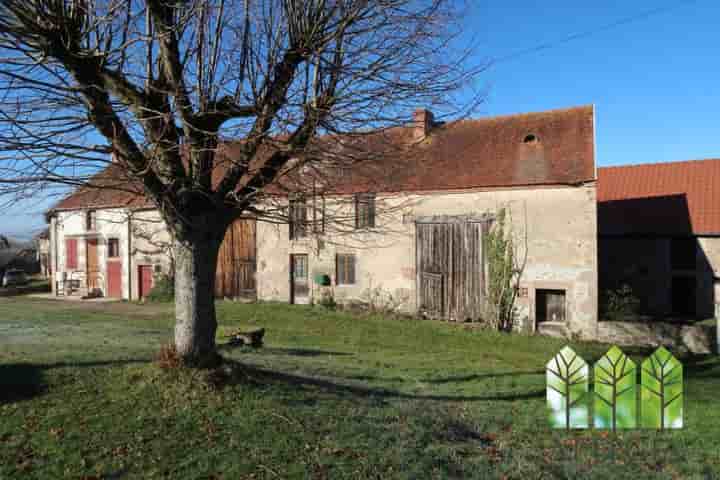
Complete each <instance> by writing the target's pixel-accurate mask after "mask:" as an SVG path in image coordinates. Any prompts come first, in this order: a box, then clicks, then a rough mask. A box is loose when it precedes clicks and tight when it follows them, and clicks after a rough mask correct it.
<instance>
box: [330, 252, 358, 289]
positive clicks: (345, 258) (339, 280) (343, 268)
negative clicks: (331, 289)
mask: <svg viewBox="0 0 720 480" xmlns="http://www.w3.org/2000/svg"><path fill="white" fill-rule="evenodd" d="M335 263H336V265H335V277H336V279H335V283H336V284H337V285H355V255H353V254H338V255H337V256H336V257H335Z"/></svg>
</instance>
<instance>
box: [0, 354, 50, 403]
mask: <svg viewBox="0 0 720 480" xmlns="http://www.w3.org/2000/svg"><path fill="white" fill-rule="evenodd" d="M46 390H47V386H46V385H45V376H44V374H43V369H42V368H41V367H40V366H38V365H32V364H29V363H11V364H8V365H0V405H2V404H4V403H10V402H17V401H20V400H25V399H28V398H32V397H35V396H37V395H41V394H43V393H44V392H45V391H46Z"/></svg>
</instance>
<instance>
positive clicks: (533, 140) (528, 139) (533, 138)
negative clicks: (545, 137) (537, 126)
mask: <svg viewBox="0 0 720 480" xmlns="http://www.w3.org/2000/svg"><path fill="white" fill-rule="evenodd" d="M539 141H540V140H539V139H538V137H537V136H535V135H534V134H532V133H529V134H528V135H526V136H525V138H524V139H523V143H537V142H539Z"/></svg>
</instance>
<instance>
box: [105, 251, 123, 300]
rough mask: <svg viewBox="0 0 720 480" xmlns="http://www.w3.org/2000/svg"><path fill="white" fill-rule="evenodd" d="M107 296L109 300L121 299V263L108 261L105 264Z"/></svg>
mask: <svg viewBox="0 0 720 480" xmlns="http://www.w3.org/2000/svg"><path fill="white" fill-rule="evenodd" d="M106 271H107V296H108V297H111V298H121V297H122V262H120V261H117V260H108V262H107V270H106Z"/></svg>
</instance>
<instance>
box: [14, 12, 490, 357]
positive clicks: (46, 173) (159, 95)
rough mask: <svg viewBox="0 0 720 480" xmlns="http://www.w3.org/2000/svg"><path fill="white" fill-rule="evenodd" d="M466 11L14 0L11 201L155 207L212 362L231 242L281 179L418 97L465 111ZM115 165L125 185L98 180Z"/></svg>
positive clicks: (188, 346) (389, 120)
mask: <svg viewBox="0 0 720 480" xmlns="http://www.w3.org/2000/svg"><path fill="white" fill-rule="evenodd" d="M455 4H456V2H453V1H451V0H144V1H141V0H0V57H1V61H2V65H3V66H2V69H0V102H1V103H0V151H1V152H2V153H0V179H1V180H0V184H1V185H3V189H2V193H4V194H5V195H7V196H11V197H12V198H13V199H21V198H25V197H27V196H30V195H34V194H36V192H37V188H38V187H40V188H42V189H44V191H46V192H49V191H52V188H53V186H57V185H61V186H65V187H66V188H67V186H68V185H70V186H84V187H87V188H115V189H126V188H131V189H132V188H135V189H137V190H138V191H141V192H142V194H143V195H146V196H147V197H149V198H150V199H151V200H152V202H153V203H154V204H155V205H156V206H157V208H158V209H159V211H160V213H161V215H162V218H163V219H164V221H165V222H166V223H167V225H168V227H169V229H170V231H171V233H172V236H173V238H174V252H175V263H176V275H175V282H176V289H175V291H176V302H175V309H176V327H175V342H176V347H177V350H178V352H179V353H180V354H181V355H182V356H183V358H184V359H185V360H186V362H187V363H188V364H191V365H198V364H206V363H207V362H208V361H209V360H212V359H214V358H216V353H215V332H216V327H217V324H216V320H215V306H214V301H213V284H214V274H215V266H216V261H217V255H218V249H219V246H220V243H221V241H222V239H223V236H224V232H225V230H226V228H227V227H228V225H229V224H230V223H231V222H232V221H233V220H234V219H235V218H237V217H238V216H239V215H241V214H244V213H245V214H255V215H262V214H264V213H265V212H264V210H263V209H262V206H263V205H266V204H267V202H265V200H266V199H267V198H268V197H269V195H268V193H269V192H270V190H271V189H272V188H273V185H278V184H279V182H278V180H279V179H280V177H283V176H284V175H287V174H288V173H289V172H291V171H293V170H297V169H298V168H300V167H302V168H306V167H307V166H308V165H313V164H316V163H317V164H319V163H322V159H323V158H327V156H326V154H327V153H332V154H333V155H334V160H333V161H335V162H338V161H340V160H338V157H339V156H347V157H348V158H350V159H355V158H357V157H360V156H362V155H360V154H359V153H358V152H360V151H362V148H355V149H354V150H355V153H354V154H352V155H349V154H348V155H345V154H347V152H348V151H350V150H353V148H350V147H353V146H354V147H357V146H358V145H362V144H363V141H362V140H353V141H351V142H347V141H346V140H343V139H347V138H350V137H352V135H351V136H350V137H349V136H348V133H349V132H355V133H354V134H353V135H357V132H358V131H360V130H361V131H363V132H369V131H372V132H377V131H383V130H386V129H388V128H391V127H394V126H397V125H400V124H404V123H406V122H407V120H408V119H409V118H410V115H409V112H410V111H411V110H412V109H413V108H415V107H416V106H418V105H432V106H442V107H445V112H446V113H450V112H451V109H452V108H456V111H455V112H456V114H457V112H458V111H459V110H457V108H458V105H459V104H458V102H457V100H458V97H456V94H457V93H458V92H459V91H461V89H463V88H464V87H465V86H467V85H468V82H469V81H471V80H472V79H473V77H474V76H475V75H476V73H477V72H478V71H479V69H476V68H471V67H468V66H467V63H466V60H467V58H466V56H465V55H466V53H467V51H464V50H458V49H457V43H456V41H457V40H458V35H459V33H460V31H461V30H460V28H459V22H458V21H457V20H458V18H459V17H458V13H459V11H458V10H457V7H456V5H455ZM469 104H472V102H463V106H468V105H469ZM463 108H464V107H463ZM361 137H362V135H358V136H357V137H355V138H361ZM226 139H229V140H232V141H233V142H232V148H228V149H227V150H226V151H225V153H223V151H222V148H220V147H221V146H223V145H224V144H225V143H224V142H225V140H226ZM320 139H321V140H320ZM338 152H344V153H343V155H339V154H338ZM111 158H112V159H113V160H112V161H114V162H115V170H116V171H117V172H120V173H118V174H117V175H115V176H114V177H113V179H114V180H113V181H109V180H108V177H107V176H103V175H100V176H98V175H97V173H98V171H99V170H101V169H103V168H104V167H107V166H108V164H109V162H110V161H111V160H110V159H111ZM117 172H116V173H117ZM303 173H307V171H306V170H303ZM99 178H102V179H103V180H102V181H100V180H98V179H99ZM301 183H302V182H301ZM305 186H307V185H305ZM269 189H270V190H269ZM275 193H277V192H275Z"/></svg>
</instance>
